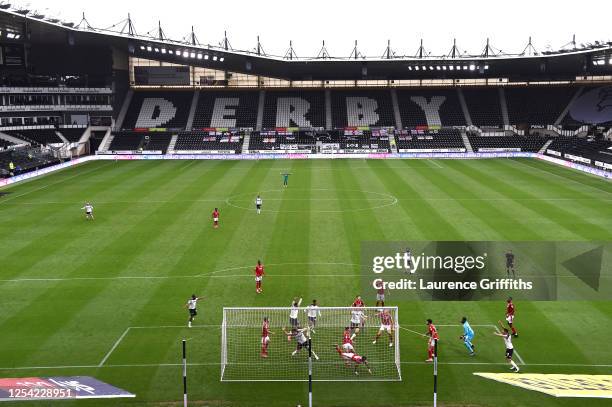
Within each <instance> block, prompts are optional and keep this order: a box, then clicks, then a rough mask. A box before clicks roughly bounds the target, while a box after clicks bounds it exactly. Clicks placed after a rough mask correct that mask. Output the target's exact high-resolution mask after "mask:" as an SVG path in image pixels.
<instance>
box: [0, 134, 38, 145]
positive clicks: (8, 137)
mask: <svg viewBox="0 0 612 407" xmlns="http://www.w3.org/2000/svg"><path fill="white" fill-rule="evenodd" d="M0 139H2V140H5V141H8V142H9V143H12V144H31V143H30V142H28V141H25V140H22V139H19V138H17V137H14V136H11V135H10V134H6V133H2V132H0Z"/></svg>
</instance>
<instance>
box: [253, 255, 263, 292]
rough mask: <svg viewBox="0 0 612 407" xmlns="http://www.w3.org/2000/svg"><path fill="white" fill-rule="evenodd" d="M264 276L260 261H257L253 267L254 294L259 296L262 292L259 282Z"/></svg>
mask: <svg viewBox="0 0 612 407" xmlns="http://www.w3.org/2000/svg"><path fill="white" fill-rule="evenodd" d="M264 274H265V273H264V266H263V264H261V260H257V265H256V266H255V292H256V293H257V294H261V293H262V292H263V289H262V288H261V282H262V280H263V276H264Z"/></svg>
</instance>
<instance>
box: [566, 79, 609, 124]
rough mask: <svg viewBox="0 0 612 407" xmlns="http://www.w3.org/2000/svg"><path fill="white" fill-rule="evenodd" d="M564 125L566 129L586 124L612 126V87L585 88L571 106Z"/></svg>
mask: <svg viewBox="0 0 612 407" xmlns="http://www.w3.org/2000/svg"><path fill="white" fill-rule="evenodd" d="M562 124H563V128H565V129H576V128H578V127H580V126H582V125H584V124H593V125H598V126H604V127H610V126H612V86H599V87H587V88H584V90H583V91H582V93H580V95H579V96H578V97H577V98H576V99H575V100H574V101H573V102H572V104H571V105H570V106H569V109H568V112H567V114H566V115H565V117H564V118H563V122H562Z"/></svg>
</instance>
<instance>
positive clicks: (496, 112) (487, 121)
mask: <svg viewBox="0 0 612 407" xmlns="http://www.w3.org/2000/svg"><path fill="white" fill-rule="evenodd" d="M462 92H463V97H464V99H465V104H466V105H467V108H468V111H469V112H470V118H471V119H472V124H473V125H474V126H483V127H502V126H503V125H504V119H503V118H502V113H501V106H500V104H499V92H498V90H497V88H493V89H472V88H466V89H463V90H462Z"/></svg>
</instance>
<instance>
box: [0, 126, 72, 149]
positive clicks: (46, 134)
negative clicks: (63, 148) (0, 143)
mask: <svg viewBox="0 0 612 407" xmlns="http://www.w3.org/2000/svg"><path fill="white" fill-rule="evenodd" d="M5 133H7V134H10V135H12V136H14V137H17V138H18V139H21V140H25V141H28V142H32V144H40V145H43V146H46V145H48V144H56V143H63V141H62V139H61V138H59V137H58V135H57V134H55V130H54V129H36V130H15V131H6V132H5Z"/></svg>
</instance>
